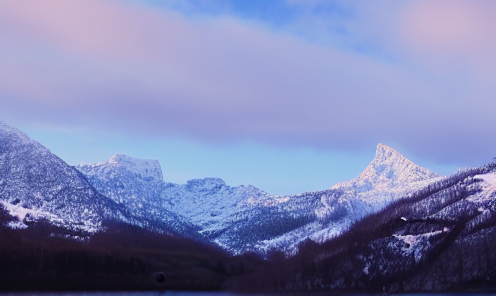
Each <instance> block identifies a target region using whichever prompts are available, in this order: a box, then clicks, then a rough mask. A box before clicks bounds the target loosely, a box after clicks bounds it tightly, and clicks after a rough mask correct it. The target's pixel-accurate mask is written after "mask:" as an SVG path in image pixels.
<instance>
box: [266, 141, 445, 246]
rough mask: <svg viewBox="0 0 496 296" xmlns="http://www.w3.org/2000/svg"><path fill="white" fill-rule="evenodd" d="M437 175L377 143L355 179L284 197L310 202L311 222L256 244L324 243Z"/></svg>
mask: <svg viewBox="0 0 496 296" xmlns="http://www.w3.org/2000/svg"><path fill="white" fill-rule="evenodd" d="M440 178H441V177H439V176H438V175H436V174H435V173H433V172H431V171H429V170H428V169H425V168H422V167H420V166H418V165H416V164H414V163H413V162H411V161H410V160H408V159H407V158H405V157H404V156H403V155H401V154H400V153H398V152H397V151H395V150H394V149H392V148H390V147H388V146H386V145H383V144H378V145H377V149H376V154H375V157H374V159H373V160H372V162H371V163H370V164H369V165H368V166H367V167H366V168H365V170H364V171H363V172H362V173H361V174H360V175H359V176H358V177H357V178H354V179H352V180H350V181H348V182H343V183H338V184H336V185H334V186H332V188H331V189H329V190H324V191H318V192H310V193H303V194H299V195H289V196H287V197H286V199H287V201H286V203H287V204H288V205H290V204H291V203H302V202H304V201H307V202H308V203H311V204H313V206H310V207H307V208H306V210H307V214H306V215H307V217H311V220H312V221H311V222H310V223H308V224H305V225H304V226H302V227H299V228H297V229H294V230H293V231H291V232H288V233H285V234H283V235H281V236H278V237H274V238H272V239H270V240H265V241H261V242H260V243H259V244H258V247H259V248H261V249H266V250H267V249H270V248H274V247H276V248H279V249H281V248H283V249H286V250H288V251H289V252H293V253H294V251H296V246H297V244H299V243H300V242H302V241H304V240H305V239H307V238H310V239H311V240H313V241H316V242H320V243H322V242H325V241H327V240H329V239H331V238H333V237H335V236H337V235H339V234H340V233H342V232H343V231H344V230H346V229H348V228H349V227H350V226H351V225H352V223H353V222H355V221H358V220H360V219H361V218H363V217H365V216H366V215H368V214H371V213H375V212H378V211H379V210H381V209H382V208H384V207H385V206H387V205H389V204H391V203H392V202H394V201H396V200H398V199H401V198H405V197H407V196H408V195H409V194H410V193H412V192H415V191H416V190H419V189H420V188H423V187H425V186H426V185H428V184H429V183H431V182H434V181H436V180H439V179H440ZM302 200H303V201H302ZM316 201H318V202H316ZM312 214H313V215H314V216H313V217H312Z"/></svg>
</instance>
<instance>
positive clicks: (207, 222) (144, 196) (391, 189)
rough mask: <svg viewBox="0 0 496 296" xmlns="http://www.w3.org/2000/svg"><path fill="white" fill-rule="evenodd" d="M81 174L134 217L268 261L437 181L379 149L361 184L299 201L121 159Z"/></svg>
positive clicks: (298, 196)
mask: <svg viewBox="0 0 496 296" xmlns="http://www.w3.org/2000/svg"><path fill="white" fill-rule="evenodd" d="M77 168H78V169H79V170H80V171H81V172H82V173H83V174H85V175H86V176H87V178H88V180H89V181H90V182H91V184H92V185H93V186H95V187H96V188H97V189H98V190H99V191H100V192H102V193H103V194H105V195H106V196H109V197H110V198H112V199H113V200H114V201H115V202H117V203H119V204H123V205H125V206H126V207H127V208H128V209H129V211H130V212H131V213H133V215H135V216H137V217H145V216H146V217H153V219H157V220H160V221H163V222H164V223H170V221H168V220H167V219H168V218H169V217H177V218H178V219H179V220H181V219H182V220H181V221H182V222H183V223H186V222H185V221H188V222H190V223H191V224H192V225H194V226H195V227H197V230H198V231H199V233H200V234H201V235H203V236H204V237H205V238H206V239H208V240H210V241H213V242H215V243H217V244H218V245H220V246H222V247H223V248H225V249H226V250H228V251H230V252H232V253H241V252H244V251H248V250H251V251H255V252H262V253H265V252H267V251H268V250H270V249H272V248H277V249H283V250H285V251H286V252H289V253H291V252H294V251H295V250H296V248H297V245H298V243H300V242H302V241H303V240H305V239H307V238H310V239H312V240H314V241H319V242H322V241H326V240H328V239H330V238H332V237H334V236H336V235H338V234H339V233H341V232H342V231H343V230H345V229H347V228H348V227H349V226H350V225H351V223H353V222H354V221H356V220H358V219H360V218H362V217H364V216H365V215H367V214H369V213H372V212H375V211H378V210H380V209H381V208H383V207H384V206H386V205H388V204H389V203H391V202H393V201H395V200H397V199H398V198H402V197H405V196H407V194H408V192H411V191H413V190H415V189H417V188H421V187H422V186H425V185H426V184H428V183H429V182H432V180H435V177H436V176H437V175H436V174H434V173H432V172H430V171H429V170H427V169H424V168H422V167H420V166H418V165H415V164H414V163H412V162H411V161H409V160H408V159H406V158H405V157H403V156H402V155H401V154H399V153H398V152H396V151H395V150H393V149H391V148H389V147H387V146H385V145H382V144H379V145H378V146H377V151H376V156H375V158H374V160H373V161H372V162H371V163H370V165H369V166H368V167H367V168H366V169H365V170H364V172H363V173H362V174H360V176H358V177H357V178H355V179H353V180H351V181H349V182H344V183H340V184H336V185H335V186H333V187H332V188H331V189H329V190H324V191H315V192H305V193H301V194H295V195H281V196H277V195H270V194H268V193H266V192H264V191H262V190H259V189H257V188H255V187H253V186H239V187H230V186H228V185H226V184H225V182H224V181H222V180H221V179H216V178H205V179H195V180H190V181H188V182H187V183H186V184H173V183H166V182H164V181H162V180H161V178H162V172H161V169H160V165H159V164H158V162H156V161H152V160H137V159H133V158H130V157H127V156H123V155H119V156H114V157H112V158H111V159H110V160H109V161H107V162H102V163H97V164H93V165H92V164H82V165H79V166H77ZM159 213H167V214H166V215H164V216H163V217H162V216H160V215H159ZM172 213H173V214H172Z"/></svg>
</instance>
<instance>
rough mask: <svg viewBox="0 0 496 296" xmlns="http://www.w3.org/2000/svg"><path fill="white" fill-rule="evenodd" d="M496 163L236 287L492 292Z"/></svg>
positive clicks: (307, 246)
mask: <svg viewBox="0 0 496 296" xmlns="http://www.w3.org/2000/svg"><path fill="white" fill-rule="evenodd" d="M495 241H496V162H492V163H489V164H488V165H486V166H483V167H477V168H471V169H466V170H462V171H460V172H458V173H456V174H454V175H451V176H449V177H445V178H442V179H438V180H437V181H435V182H432V183H430V184H429V185H428V186H425V187H423V188H421V189H419V190H416V191H413V192H410V193H409V194H408V196H405V197H404V198H402V199H398V200H397V201H395V202H393V203H392V204H390V205H388V206H387V207H385V208H384V209H382V210H380V211H379V212H377V213H374V214H371V215H369V216H367V217H365V218H363V219H362V220H360V221H358V222H356V223H355V224H354V225H353V226H352V227H351V228H350V229H349V230H348V231H346V232H344V233H343V234H341V235H339V236H337V237H336V238H334V239H332V240H329V241H327V242H325V243H322V244H316V243H312V242H311V241H306V242H305V243H304V244H303V245H302V246H301V247H300V252H299V253H298V254H297V255H295V256H294V257H293V258H289V259H288V260H284V257H281V256H279V257H278V256H276V255H274V256H273V257H272V260H271V264H270V266H269V267H267V268H263V269H261V270H260V271H259V272H258V273H255V274H253V275H251V276H249V277H247V278H243V279H241V282H240V283H237V285H240V286H244V287H260V286H263V287H265V288H264V291H267V290H277V291H283V290H285V291H298V290H300V291H301V290H305V291H308V290H339V291H367V292H369V293H370V292H383V291H384V292H388V293H400V292H435V291H475V292H477V291H494V283H495V282H496V269H495V266H496V251H495V248H494V242H495Z"/></svg>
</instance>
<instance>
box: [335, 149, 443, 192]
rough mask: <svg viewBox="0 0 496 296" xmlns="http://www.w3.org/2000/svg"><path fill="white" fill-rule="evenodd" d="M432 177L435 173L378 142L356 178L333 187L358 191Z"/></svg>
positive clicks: (407, 183) (384, 187) (405, 183)
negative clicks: (368, 161)
mask: <svg viewBox="0 0 496 296" xmlns="http://www.w3.org/2000/svg"><path fill="white" fill-rule="evenodd" d="M434 177H437V174H435V173H433V172H431V171H430V170H428V169H426V168H423V167H421V166H419V165H417V164H415V163H413V162H411V161H410V160H408V159H407V158H406V157H404V156H403V155H401V154H400V153H399V152H397V151H396V150H394V149H393V148H391V147H388V146H386V145H384V144H378V145H377V149H376V154H375V157H374V159H373V160H372V162H371V163H370V164H369V165H368V166H367V167H366V168H365V170H364V171H363V172H362V173H361V174H360V175H359V176H358V177H357V178H355V179H352V180H351V181H349V182H345V183H339V184H336V185H334V186H333V188H342V187H353V188H354V189H355V190H356V191H358V192H365V191H370V190H372V189H381V188H382V189H391V188H395V187H402V186H408V185H409V184H411V183H414V182H418V181H423V180H427V179H430V178H434Z"/></svg>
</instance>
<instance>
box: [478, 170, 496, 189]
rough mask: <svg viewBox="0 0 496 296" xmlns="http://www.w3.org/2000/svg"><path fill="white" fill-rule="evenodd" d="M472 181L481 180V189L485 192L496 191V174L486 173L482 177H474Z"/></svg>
mask: <svg viewBox="0 0 496 296" xmlns="http://www.w3.org/2000/svg"><path fill="white" fill-rule="evenodd" d="M474 179H479V180H482V181H483V182H482V184H481V185H482V188H483V190H484V191H486V192H489V193H491V192H495V191H496V173H487V174H483V175H475V176H474Z"/></svg>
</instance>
